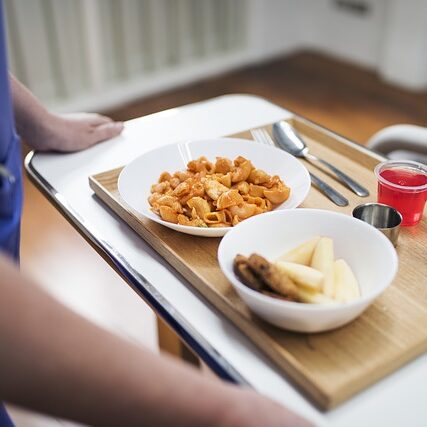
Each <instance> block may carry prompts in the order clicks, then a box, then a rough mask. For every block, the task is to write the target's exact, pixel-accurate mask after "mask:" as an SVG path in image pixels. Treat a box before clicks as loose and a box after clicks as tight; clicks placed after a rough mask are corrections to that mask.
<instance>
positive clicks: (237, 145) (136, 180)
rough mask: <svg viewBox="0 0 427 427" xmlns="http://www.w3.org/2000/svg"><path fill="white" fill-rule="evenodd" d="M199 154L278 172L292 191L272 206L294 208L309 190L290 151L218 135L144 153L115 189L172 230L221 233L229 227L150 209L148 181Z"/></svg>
mask: <svg viewBox="0 0 427 427" xmlns="http://www.w3.org/2000/svg"><path fill="white" fill-rule="evenodd" d="M200 156H205V157H206V158H207V159H208V160H210V161H214V160H215V157H217V156H220V157H227V158H229V159H231V160H233V159H235V158H236V157H237V156H243V157H245V158H247V159H249V160H250V161H251V162H252V163H253V164H254V166H256V167H257V168H259V169H262V170H264V171H265V172H267V173H268V174H270V175H279V176H280V178H281V179H282V180H283V181H284V182H285V184H286V185H287V186H288V187H290V188H291V195H290V197H289V199H288V200H286V201H285V202H284V203H282V204H281V205H279V206H277V207H276V209H275V210H281V209H292V208H296V207H297V206H299V205H300V204H301V203H302V202H303V201H304V199H305V198H306V196H307V194H308V191H309V190H310V176H309V174H308V172H307V169H306V168H305V167H304V166H303V165H302V164H301V162H300V161H298V160H297V159H296V158H295V157H293V156H291V155H290V154H288V153H285V152H284V151H282V150H279V149H278V148H275V147H270V146H267V145H263V144H259V143H256V142H254V141H249V140H246V139H236V138H217V139H207V140H202V141H191V142H186V143H180V144H171V145H165V146H162V147H159V148H156V149H155V150H152V151H148V152H147V153H144V154H143V155H142V156H140V157H138V158H136V159H135V160H133V161H132V162H131V163H129V164H128V165H127V166H126V167H125V168H124V169H123V170H122V172H121V173H120V176H119V181H118V189H119V193H120V196H121V198H122V199H123V200H124V201H125V202H126V203H127V204H128V205H129V206H130V207H131V208H132V209H134V210H135V211H136V212H138V213H140V214H141V215H143V216H145V217H147V218H149V219H151V220H153V221H155V222H158V223H159V224H162V225H164V226H166V227H169V228H172V229H173V230H177V231H180V232H182V233H187V234H193V235H196V236H205V237H219V236H223V235H224V234H225V233H226V232H227V231H229V230H230V229H232V227H223V228H204V227H190V226H185V225H179V224H173V223H170V222H166V221H163V220H162V219H161V218H160V217H159V216H158V215H156V214H155V213H154V212H152V211H151V209H150V205H149V203H148V200H147V198H148V197H149V195H150V194H151V193H150V188H151V185H152V184H154V183H156V182H157V181H158V179H159V176H160V174H161V173H162V172H164V171H167V172H169V173H174V172H176V171H182V170H185V169H186V167H187V163H188V162H189V161H190V160H195V159H198V158H199V157H200Z"/></svg>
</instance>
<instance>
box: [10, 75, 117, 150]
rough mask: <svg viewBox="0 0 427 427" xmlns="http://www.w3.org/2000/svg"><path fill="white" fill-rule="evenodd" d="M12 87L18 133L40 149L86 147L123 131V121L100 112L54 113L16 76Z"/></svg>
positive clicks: (11, 81) (11, 82) (78, 148)
mask: <svg viewBox="0 0 427 427" xmlns="http://www.w3.org/2000/svg"><path fill="white" fill-rule="evenodd" d="M10 87H11V92H12V99H13V109H14V114H15V121H16V128H17V132H18V134H19V135H20V136H21V137H22V138H23V139H24V140H25V141H26V142H27V144H28V145H29V146H30V147H31V148H34V149H36V150H41V151H46V150H56V151H77V150H82V149H84V148H87V147H90V146H91V145H94V144H96V143H98V142H100V141H104V140H106V139H109V138H113V137H115V136H117V135H119V134H120V132H121V131H122V130H123V123H121V122H113V121H112V120H111V119H110V118H108V117H106V116H102V115H100V114H89V113H80V114H67V115H58V114H54V113H51V112H49V111H48V110H47V109H46V108H45V107H44V106H43V105H42V104H41V103H40V102H39V101H38V100H37V99H36V98H35V97H34V95H33V94H32V93H31V92H30V91H29V90H28V89H27V88H26V87H25V86H23V85H22V84H21V83H20V82H19V81H18V80H16V79H15V78H14V77H13V76H12V75H10Z"/></svg>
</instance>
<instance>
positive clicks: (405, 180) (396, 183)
mask: <svg viewBox="0 0 427 427" xmlns="http://www.w3.org/2000/svg"><path fill="white" fill-rule="evenodd" d="M375 173H376V175H377V178H378V202H379V203H384V204H386V205H389V206H393V207H394V208H395V209H397V210H398V211H399V212H400V213H401V214H402V216H403V221H402V225H403V226H405V225H415V224H417V223H418V222H419V221H420V220H421V217H422V214H423V210H424V204H425V202H426V199H427V167H426V166H424V165H422V164H420V163H416V162H410V161H390V162H385V163H382V164H380V165H378V166H377V167H376V168H375Z"/></svg>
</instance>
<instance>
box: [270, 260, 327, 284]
mask: <svg viewBox="0 0 427 427" xmlns="http://www.w3.org/2000/svg"><path fill="white" fill-rule="evenodd" d="M276 266H277V268H278V270H279V271H280V273H282V274H284V275H285V276H287V277H289V278H290V279H291V280H293V281H294V282H295V283H296V284H297V285H301V286H305V287H307V288H309V289H310V290H313V291H321V290H322V287H323V279H324V278H325V275H324V274H323V273H322V272H321V271H319V270H315V269H314V268H311V267H307V266H306V265H301V264H296V263H293V262H287V261H277V262H276Z"/></svg>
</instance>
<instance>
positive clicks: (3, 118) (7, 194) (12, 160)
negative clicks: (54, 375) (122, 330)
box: [0, 0, 22, 427]
mask: <svg viewBox="0 0 427 427" xmlns="http://www.w3.org/2000/svg"><path fill="white" fill-rule="evenodd" d="M0 164H1V165H2V166H4V167H6V168H7V169H8V170H9V172H10V173H11V175H12V176H13V177H14V179H11V178H5V177H4V176H2V175H0V251H2V252H4V253H6V254H8V255H9V256H10V257H12V258H13V259H14V260H15V261H16V262H18V258H19V229H20V219H21V210H22V182H21V181H22V178H21V148H20V143H19V138H18V136H17V134H16V131H15V122H14V118H13V110H12V103H11V97H10V87H9V75H8V68H7V61H6V43H5V31H4V21H3V1H2V0H0ZM0 346H1V343H0ZM0 427H13V424H12V421H11V420H10V418H9V416H8V415H7V413H6V411H5V409H4V407H3V405H2V404H1V402H0Z"/></svg>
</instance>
